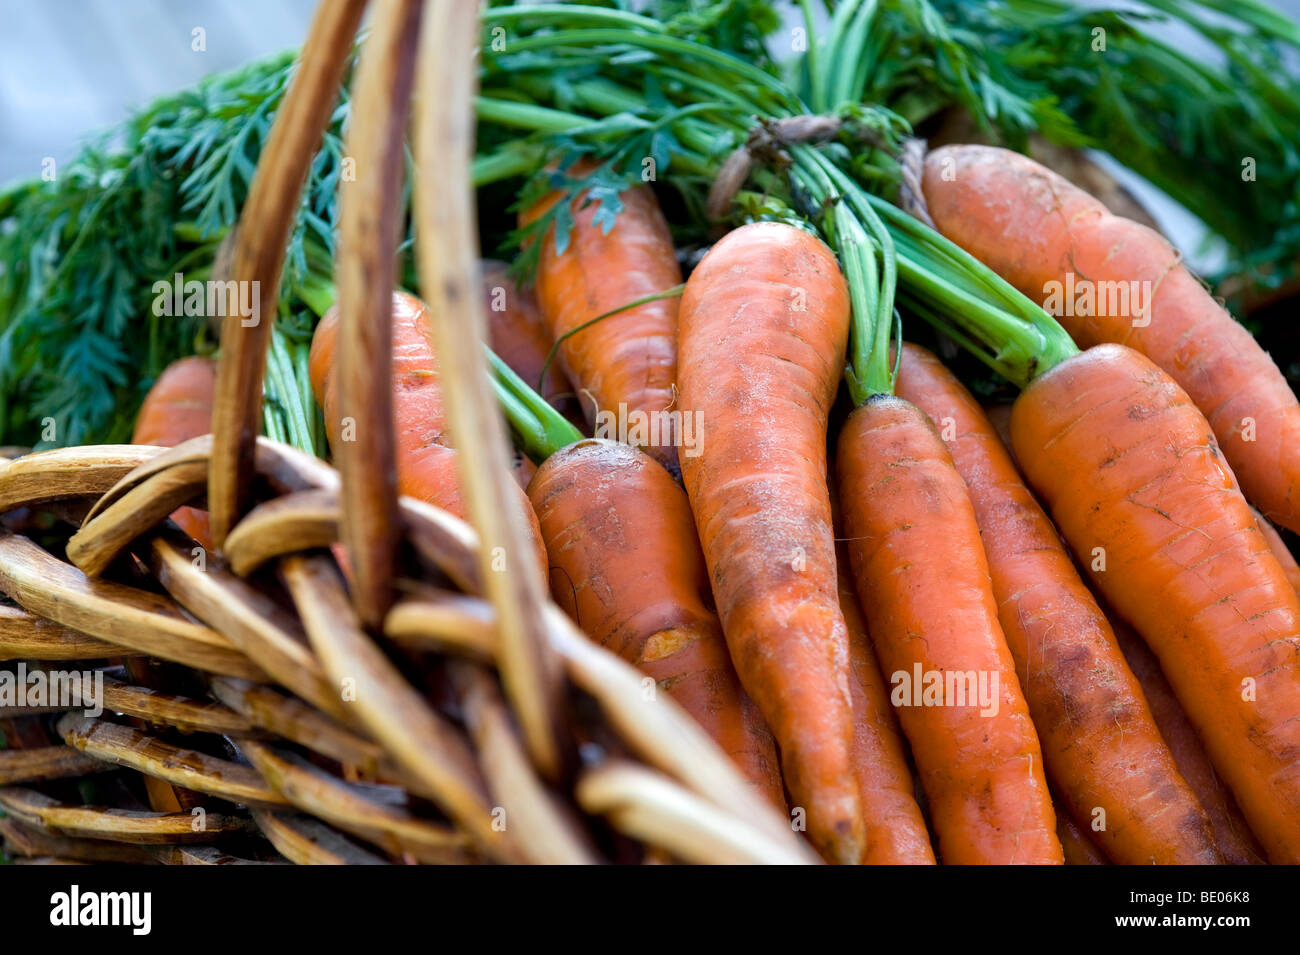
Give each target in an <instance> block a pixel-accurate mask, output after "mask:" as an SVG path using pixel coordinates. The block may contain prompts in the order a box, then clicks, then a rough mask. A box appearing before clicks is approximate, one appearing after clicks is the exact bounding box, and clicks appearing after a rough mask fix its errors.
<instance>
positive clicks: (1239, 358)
mask: <svg viewBox="0 0 1300 955" xmlns="http://www.w3.org/2000/svg"><path fill="white" fill-rule="evenodd" d="M924 192H925V198H926V202H927V204H928V206H929V211H930V215H931V216H932V217H933V219H934V222H935V224H936V225H937V227H938V229H939V231H940V232H942V233H943V234H944V235H945V236H947V237H948V238H949V239H951V240H953V241H954V242H956V243H957V244H958V245H960V246H962V247H963V248H964V249H966V250H967V251H968V252H970V253H972V254H973V255H975V256H976V257H977V258H979V259H981V260H983V261H984V262H985V263H986V264H987V265H989V266H990V267H992V268H993V269H994V270H995V271H997V272H998V273H1000V274H1001V275H1002V276H1003V277H1004V278H1005V279H1007V281H1009V282H1010V283H1011V284H1012V285H1014V286H1016V287H1017V288H1019V289H1020V290H1021V291H1022V292H1024V293H1025V294H1026V295H1027V296H1029V297H1030V298H1031V299H1033V300H1034V301H1036V302H1041V303H1044V305H1045V306H1046V307H1047V309H1048V311H1050V312H1052V314H1053V315H1055V316H1056V317H1057V319H1058V321H1060V322H1061V324H1062V325H1064V326H1065V328H1066V330H1067V331H1069V332H1070V334H1071V335H1072V336H1073V337H1074V339H1075V340H1076V341H1077V342H1078V343H1079V344H1080V345H1081V346H1084V347H1086V346H1091V345H1095V344H1099V343H1101V342H1119V343H1121V344H1126V345H1129V346H1130V347H1132V348H1135V349H1137V350H1138V351H1140V352H1142V353H1143V354H1144V355H1146V356H1147V357H1149V358H1150V359H1151V360H1152V361H1154V362H1155V363H1156V364H1157V365H1159V366H1160V367H1161V368H1163V369H1164V370H1165V372H1166V373H1168V374H1169V375H1170V376H1171V377H1172V378H1173V379H1174V380H1175V381H1177V382H1178V383H1179V384H1180V385H1181V386H1182V387H1183V389H1184V390H1185V391H1186V392H1187V394H1188V395H1190V396H1191V398H1192V400H1193V401H1194V402H1195V403H1196V405H1197V407H1198V408H1200V409H1201V411H1202V412H1203V413H1204V414H1205V416H1206V418H1207V419H1208V420H1209V423H1210V425H1211V427H1213V429H1214V433H1215V435H1216V436H1217V437H1218V439H1219V444H1220V447H1221V448H1222V449H1223V452H1224V454H1225V456H1226V457H1227V459H1228V461H1229V463H1230V464H1231V465H1232V468H1233V470H1234V471H1235V472H1236V475H1237V478H1238V479H1239V480H1240V481H1241V486H1242V489H1243V490H1244V492H1245V495H1246V497H1247V498H1249V499H1250V500H1251V501H1252V502H1254V503H1255V504H1256V505H1257V506H1258V507H1259V508H1260V510H1262V511H1263V512H1264V513H1265V515H1267V516H1268V517H1269V519H1271V520H1274V521H1277V522H1278V523H1279V524H1281V525H1283V526H1284V527H1289V528H1291V529H1292V530H1300V403H1297V401H1296V396H1295V395H1294V394H1293V393H1292V391H1291V388H1290V387H1289V386H1288V385H1287V382H1286V379H1285V378H1283V377H1282V373H1281V372H1280V371H1279V370H1278V368H1277V365H1276V364H1274V362H1273V360H1272V359H1271V358H1270V357H1269V356H1268V353H1267V352H1265V351H1264V350H1263V349H1262V348H1260V346H1259V344H1258V343H1257V342H1256V341H1255V339H1254V337H1252V336H1251V334H1250V333H1249V332H1248V331H1246V329H1245V328H1243V327H1242V326H1241V325H1239V324H1237V323H1236V322H1235V321H1233V319H1232V316H1231V315H1229V314H1228V312H1227V311H1225V310H1224V308H1223V307H1222V306H1221V305H1220V304H1219V303H1218V302H1217V301H1215V300H1214V298H1213V297H1212V296H1211V295H1210V294H1209V292H1207V291H1206V290H1205V289H1204V288H1203V287H1202V285H1201V283H1200V282H1199V281H1198V280H1197V278H1196V277H1195V276H1194V275H1192V273H1191V272H1189V271H1188V270H1187V269H1186V268H1184V267H1183V266H1182V265H1181V264H1180V257H1179V254H1178V252H1177V250H1175V249H1174V248H1173V246H1171V245H1170V244H1169V243H1168V242H1167V241H1165V239H1164V238H1163V237H1162V236H1161V235H1159V234H1158V233H1156V232H1154V231H1152V230H1151V229H1148V228H1147V227H1146V226H1144V225H1140V224H1139V223H1136V222H1132V221H1130V220H1128V219H1123V218H1120V217H1118V216H1114V215H1111V214H1110V212H1108V211H1107V209H1106V207H1105V206H1103V205H1102V204H1101V203H1100V202H1098V201H1097V200H1096V199H1094V198H1093V197H1092V196H1090V195H1088V194H1087V193H1086V192H1084V191H1083V190H1081V189H1079V188H1078V187H1076V186H1074V185H1072V184H1071V183H1070V182H1068V181H1067V180H1065V179H1063V178H1062V177H1061V176H1059V175H1057V174H1056V173H1054V172H1052V171H1051V170H1049V169H1047V168H1045V167H1043V166H1041V165H1039V164H1038V163H1036V162H1034V161H1033V160H1031V159H1029V158H1027V157H1025V156H1021V155H1019V154H1017V153H1013V152H1009V151H1008V150H1005V149H995V148H993V147H989V146H946V147H944V148H942V149H937V150H935V151H934V152H932V153H930V154H929V156H928V157H927V158H926V161H925V176H924ZM1090 297H1091V299H1092V301H1091V302H1090V301H1089V298H1090Z"/></svg>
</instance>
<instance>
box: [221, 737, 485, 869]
mask: <svg viewBox="0 0 1300 955" xmlns="http://www.w3.org/2000/svg"><path fill="white" fill-rule="evenodd" d="M239 748H240V749H241V750H242V751H243V753H244V755H246V756H247V757H248V759H249V761H250V762H252V764H253V765H254V766H256V767H257V770H258V772H260V773H261V774H262V775H263V776H264V777H265V778H266V780H267V781H268V782H269V783H270V784H271V785H272V786H274V787H275V788H276V790H278V791H279V792H281V793H283V794H284V797H285V798H286V799H287V800H288V801H289V802H290V803H292V804H293V805H294V806H296V807H297V808H298V809H300V810H301V811H303V812H305V813H308V814H310V815H312V816H316V817H317V818H319V819H322V820H324V821H325V822H327V823H329V824H331V825H333V826H335V827H336V828H339V829H342V830H343V831H345V832H349V833H351V834H352V835H354V836H358V837H360V838H362V839H364V840H366V841H367V842H370V843H372V844H374V845H376V846H379V847H380V848H381V849H383V850H384V851H386V852H389V853H391V854H393V855H398V856H400V855H402V854H403V853H410V854H411V855H412V856H414V857H415V858H416V859H419V860H420V861H421V862H427V863H432V864H459V863H466V862H472V861H475V857H474V855H473V852H472V843H471V842H470V840H469V839H468V837H467V836H465V835H464V834H463V833H461V832H457V831H456V830H454V829H448V828H446V827H444V826H439V825H435V824H434V823H431V822H428V821H426V820H423V819H420V818H418V817H416V816H413V815H412V814H411V813H409V812H407V811H405V810H403V809H399V808H396V807H394V806H386V805H383V804H382V803H377V802H374V801H372V800H370V799H368V798H366V797H365V796H363V795H361V793H360V792H358V790H357V789H356V788H355V787H352V786H349V785H347V784H346V783H344V782H343V781H341V780H339V779H337V778H335V777H333V776H330V775H329V774H328V773H326V772H324V771H323V770H321V769H319V768H317V767H315V766H312V765H311V764H310V763H307V762H305V761H304V760H302V759H299V758H297V757H295V756H294V755H293V754H291V753H287V752H285V751H283V750H280V749H277V748H273V747H271V746H267V745H264V744H262V743H255V742H252V741H250V740H243V741H241V742H240V744H239Z"/></svg>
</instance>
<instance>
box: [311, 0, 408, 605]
mask: <svg viewBox="0 0 1300 955" xmlns="http://www.w3.org/2000/svg"><path fill="white" fill-rule="evenodd" d="M423 6H424V4H423V2H422V0H376V2H375V6H374V16H373V18H372V20H371V25H370V34H369V36H368V37H367V38H366V43H365V45H364V46H363V47H362V48H361V53H360V56H359V57H358V60H357V68H356V76H355V79H354V80H353V84H352V113H351V118H350V121H349V123H348V130H347V141H346V144H345V148H346V150H347V153H348V155H349V156H352V157H354V158H355V159H356V163H357V175H356V177H355V179H353V180H352V181H347V182H345V181H340V183H339V249H338V258H337V261H336V263H335V282H336V283H337V285H338V309H339V325H338V342H337V346H336V349H335V351H336V354H337V359H336V360H337V362H338V364H337V366H336V367H335V370H334V374H335V379H334V383H335V384H334V386H335V387H337V389H338V390H337V395H338V409H339V413H340V414H341V415H342V416H343V417H347V418H351V419H353V420H354V421H355V422H356V431H355V439H354V440H351V441H344V442H340V443H339V444H338V445H337V446H336V447H335V448H334V449H333V451H334V463H335V466H336V467H337V468H338V469H339V475H340V477H341V478H342V479H343V489H342V504H343V507H342V513H343V524H342V528H341V529H342V536H343V544H344V546H345V547H346V548H347V551H348V554H349V555H350V556H351V561H352V580H351V581H350V582H351V584H352V602H353V605H354V606H355V607H356V609H357V614H358V616H360V618H361V621H362V623H363V624H365V625H366V626H367V627H370V628H372V629H374V628H378V626H379V625H380V623H381V622H382V621H383V618H384V614H385V613H386V612H387V611H388V607H389V605H390V604H391V603H392V599H393V585H392V581H393V576H394V571H395V569H396V567H397V542H398V516H397V475H396V460H397V457H396V456H397V452H396V438H395V435H394V430H395V424H394V421H393V380H392V379H393V376H392V370H391V369H392V363H393V344H392V339H393V330H392V308H393V285H394V283H395V281H396V278H397V244H398V242H399V241H400V237H399V231H400V228H401V224H402V208H401V206H402V181H403V177H404V172H405V169H404V166H405V161H404V160H405V150H404V142H405V134H406V122H407V116H408V113H409V111H410V103H411V86H412V84H413V82H414V73H415V52H416V41H417V39H418V37H419V31H420V15H421V11H422V9H423ZM333 424H337V422H334V423H333Z"/></svg>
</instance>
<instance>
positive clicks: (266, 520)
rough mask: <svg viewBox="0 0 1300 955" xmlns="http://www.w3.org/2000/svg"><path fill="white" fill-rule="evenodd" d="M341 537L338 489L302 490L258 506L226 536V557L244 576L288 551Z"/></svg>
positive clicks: (298, 550) (316, 545) (324, 544)
mask: <svg viewBox="0 0 1300 955" xmlns="http://www.w3.org/2000/svg"><path fill="white" fill-rule="evenodd" d="M338 539H339V497H338V494H337V493H336V492H334V491H320V490H313V491H298V492H296V493H293V494H286V495H284V496H283V497H276V498H272V499H271V500H269V501H266V502H264V503H262V504H259V505H257V506H256V507H254V508H253V509H252V510H251V511H249V512H248V513H247V514H246V515H244V519H243V520H242V521H240V522H239V523H238V524H236V525H235V527H234V529H233V530H231V532H230V534H229V535H228V536H227V537H226V547H225V557H226V560H227V561H229V562H230V569H231V570H233V571H234V572H235V573H236V574H238V575H239V576H241V577H247V576H248V575H249V574H251V573H252V572H253V571H255V570H257V569H258V568H259V567H261V566H263V565H264V564H266V563H267V562H268V561H271V560H274V559H275V558H276V557H283V556H284V555H286V554H296V553H300V552H302V551H308V550H314V549H317V548H321V547H328V546H329V545H330V544H333V543H334V542H335V541H337V540H338Z"/></svg>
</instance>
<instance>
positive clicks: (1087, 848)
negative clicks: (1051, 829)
mask: <svg viewBox="0 0 1300 955" xmlns="http://www.w3.org/2000/svg"><path fill="white" fill-rule="evenodd" d="M1056 837H1057V838H1058V839H1060V840H1061V850H1062V851H1063V852H1064V853H1065V864H1066V865H1109V864H1110V862H1109V860H1108V859H1107V858H1106V856H1105V855H1104V854H1103V853H1102V851H1101V850H1100V849H1098V848H1097V847H1096V845H1094V844H1093V841H1092V840H1091V839H1089V838H1088V835H1087V833H1085V832H1084V831H1083V830H1081V829H1080V828H1079V827H1078V826H1077V825H1075V822H1074V820H1073V819H1071V818H1070V813H1069V811H1068V810H1067V809H1066V808H1065V807H1064V806H1062V807H1060V809H1059V810H1058V811H1057V813H1056Z"/></svg>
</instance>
